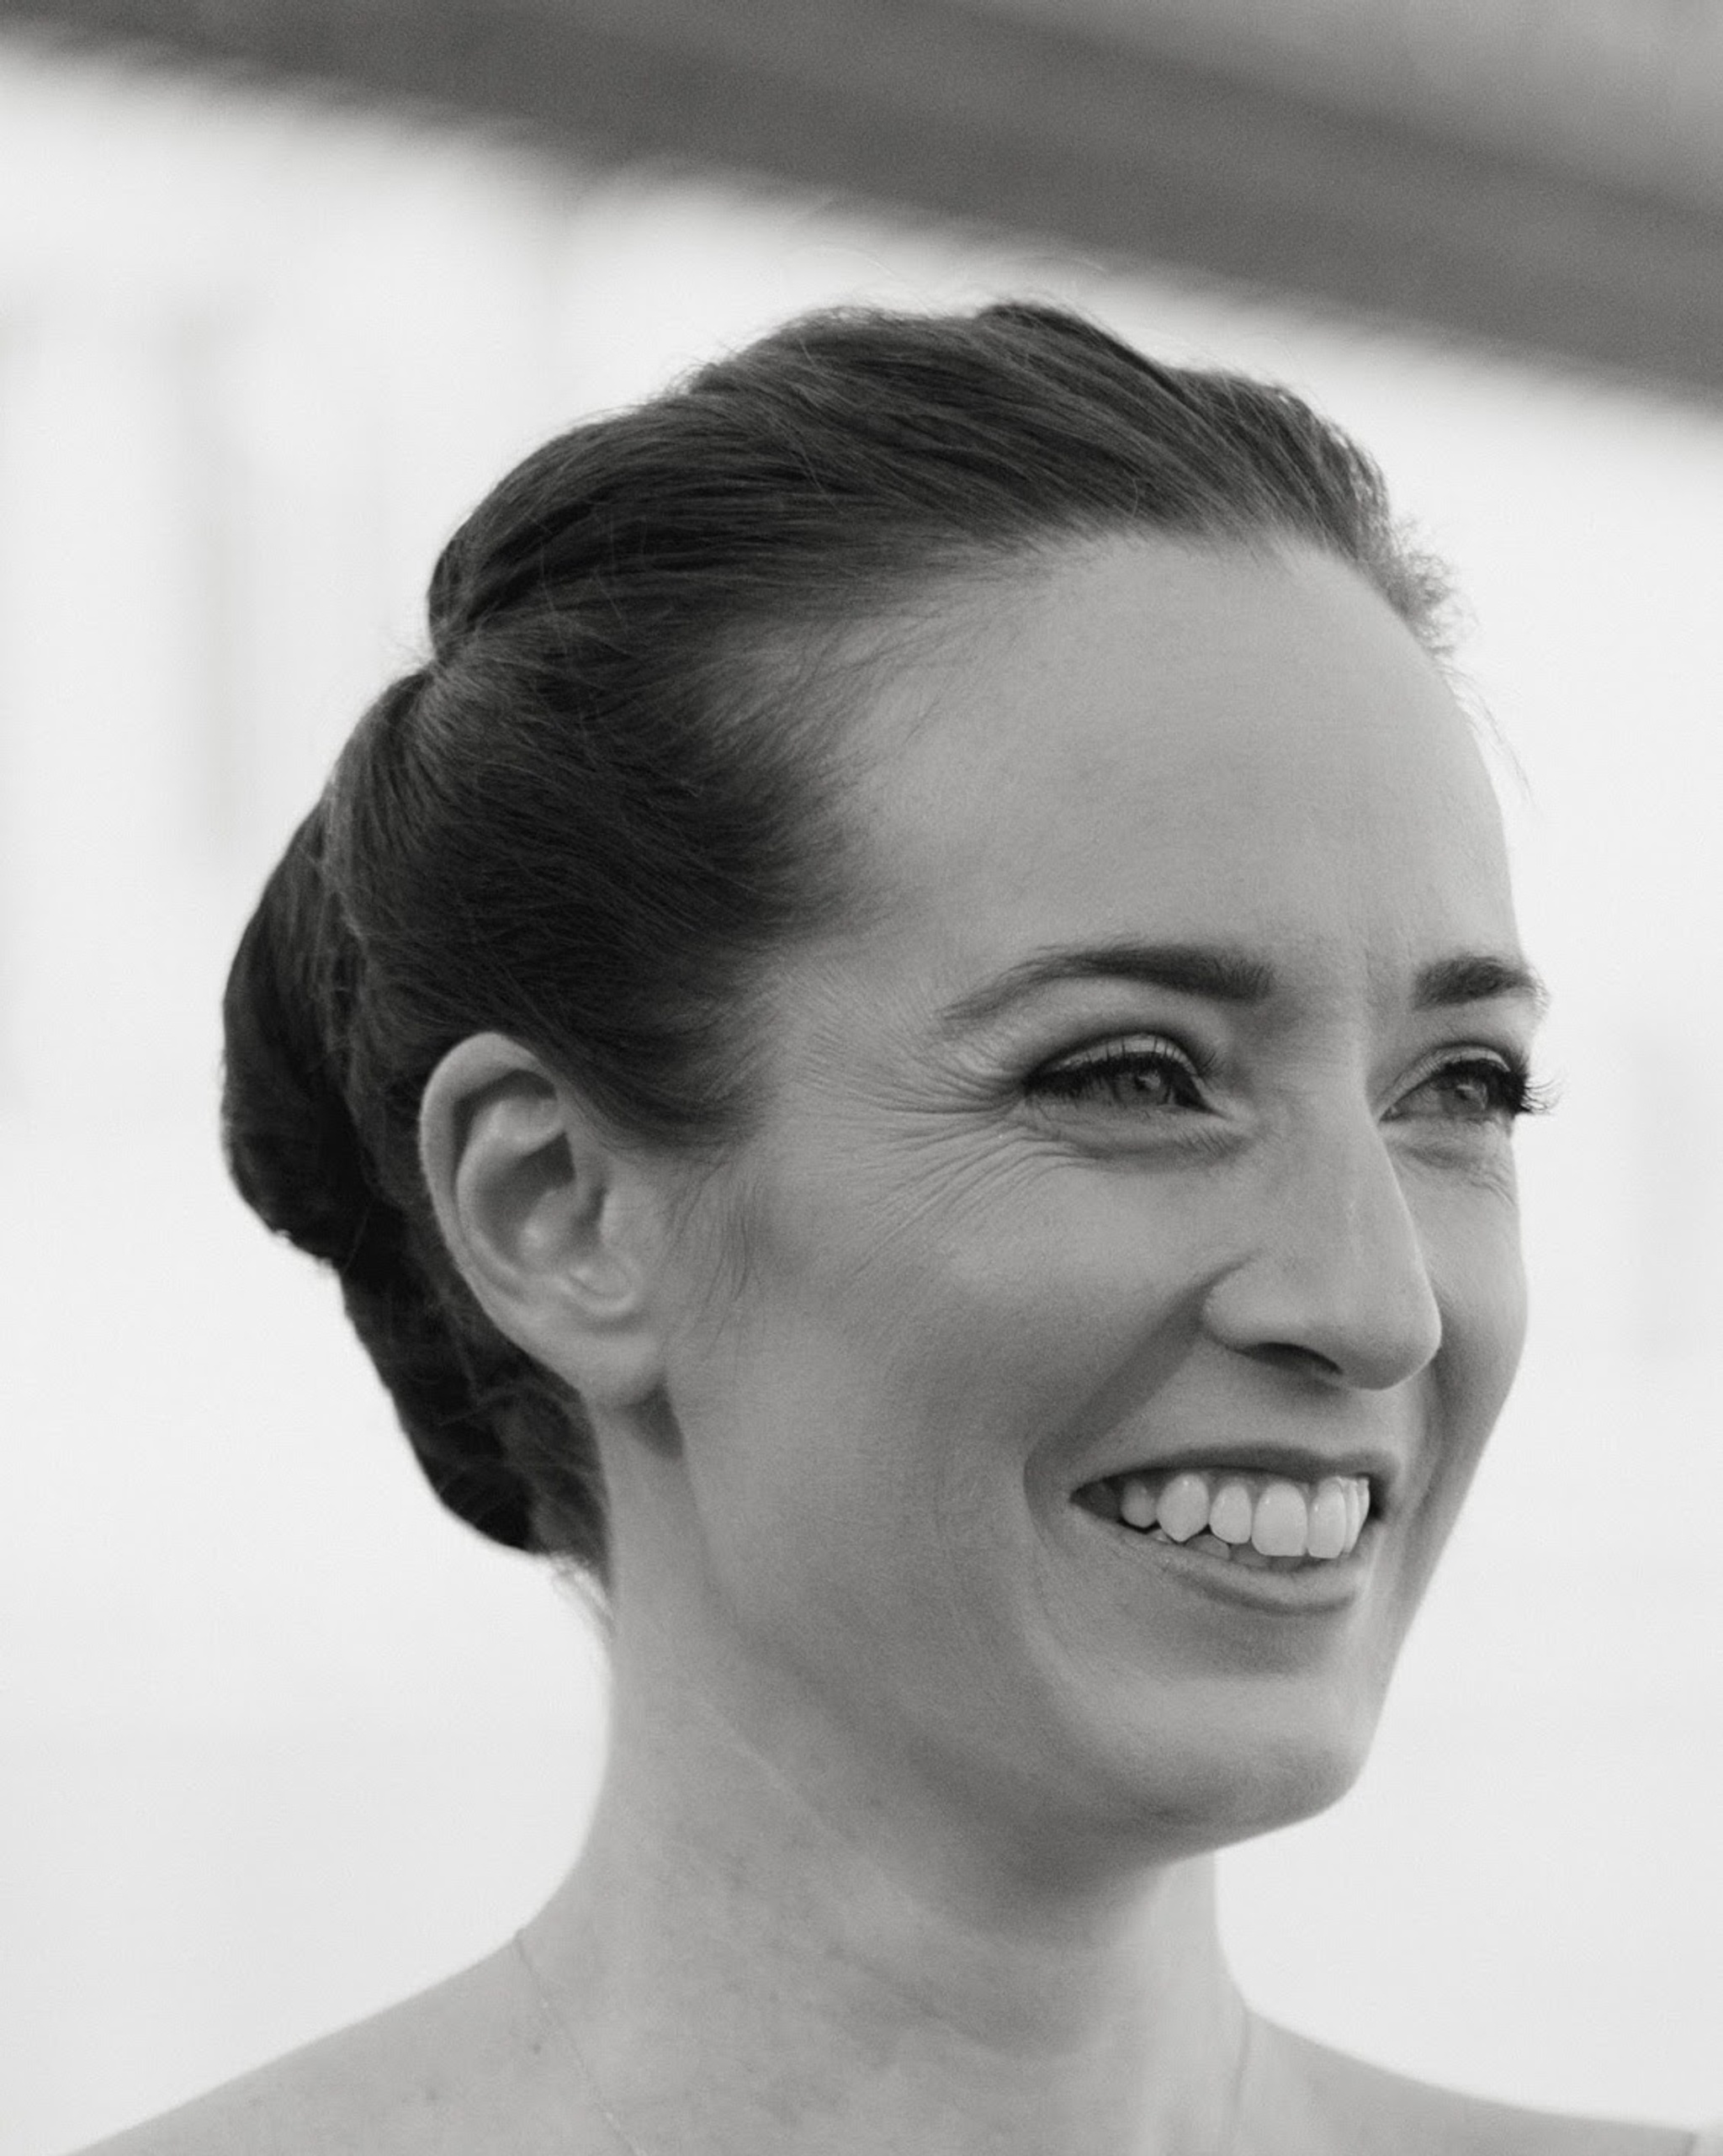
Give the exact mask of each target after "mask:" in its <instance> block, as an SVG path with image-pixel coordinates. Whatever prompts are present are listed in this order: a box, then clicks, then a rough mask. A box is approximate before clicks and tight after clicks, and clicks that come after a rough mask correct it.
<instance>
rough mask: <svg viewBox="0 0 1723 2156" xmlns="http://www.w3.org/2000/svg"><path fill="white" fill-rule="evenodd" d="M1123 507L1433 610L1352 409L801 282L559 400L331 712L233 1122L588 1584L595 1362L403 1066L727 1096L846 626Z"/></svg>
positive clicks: (781, 907) (520, 1521)
mask: <svg viewBox="0 0 1723 2156" xmlns="http://www.w3.org/2000/svg"><path fill="white" fill-rule="evenodd" d="M1134 529H1143V530H1149V531H1156V532H1161V533H1166V534H1174V535H1178V536H1183V537H1187V538H1190V539H1209V540H1212V539H1219V540H1235V541H1240V542H1246V543H1249V542H1252V541H1261V540H1263V539H1270V540H1272V539H1276V538H1280V537H1286V538H1291V539H1299V540H1302V541H1304V542H1306V543H1307V544H1312V545H1314V546H1316V547H1318V548H1321V549H1323V550H1327V551H1328V552H1329V553H1331V554H1333V555H1336V556H1339V558H1341V559H1343V560H1346V561H1349V562H1350V563H1352V564H1354V565H1355V566H1356V567H1357V568H1358V569H1359V570H1360V571H1361V572H1362V573H1363V575H1364V576H1365V577H1367V578H1368V579H1369V580H1370V581H1371V582H1372V583H1373V584H1374V585H1375V586H1376V588H1377V589H1378V590H1379V591H1380V592H1381V593H1382V595H1383V596H1384V597H1385V598H1386V600H1387V601H1388V603H1390V604H1391V605H1392V607H1393V608H1396V609H1397V612H1398V613H1400V615H1401V616H1402V619H1404V620H1405V621H1406V622H1407V623H1408V624H1409V625H1410V627H1411V628H1412V629H1413V631H1414V632H1415V633H1416V634H1417V635H1418V636H1419V637H1420V638H1422V639H1423V640H1424V641H1425V642H1426V644H1427V645H1429V647H1430V648H1431V649H1432V650H1438V651H1439V648H1440V644H1441V638H1440V633H1439V622H1440V614H1441V608H1442V603H1443V592H1442V588H1441V584H1440V580H1439V576H1438V575H1437V573H1436V572H1435V571H1434V570H1433V569H1432V567H1431V566H1430V565H1429V563H1428V562H1427V561H1426V560H1424V559H1423V557H1422V556H1421V555H1418V554H1417V553H1416V552H1415V551H1413V550H1412V549H1410V548H1409V547H1408V545H1407V544H1405V543H1404V542H1403V540H1402V539H1401V537H1400V536H1399V535H1398V534H1397V531H1396V529H1395V527H1394V525H1393V523H1392V519H1391V518H1390V515H1389V512H1388V507H1387V503H1386V497H1385V495H1384V491H1383V488H1382V485H1381V479H1380V477H1379V475H1378V474H1377V472H1376V469H1375V467H1374V466H1373V465H1371V463H1370V461H1369V459H1367V458H1366V457H1365V455H1364V454H1362V453H1361V452H1360V450H1359V449H1357V448H1355V446H1354V444H1353V443H1351V442H1349V440H1348V439H1347V438H1345V437H1344V435H1343V434H1341V433H1338V432H1337V431H1336V430H1335V429H1334V428H1333V427H1330V426H1328V424H1326V423H1325V422H1323V421H1322V420H1321V419H1319V418H1318V417H1317V416H1316V414H1315V413H1314V412H1312V411H1311V410H1310V408H1309V407H1308V406H1307V405H1305V404H1304V403H1302V401H1300V400H1299V399H1298V398H1296V396H1292V395H1291V393H1289V392H1288V391H1286V390H1281V389H1278V388H1274V387H1270V386H1268V385H1264V384H1262V383H1259V382H1255V381H1251V380H1244V379H1242V378H1240V377H1238V376H1235V375H1231V374H1218V373H1208V372H1200V371H1196V370H1192V369H1181V368H1176V367H1170V366H1164V365H1160V364H1156V363H1155V362H1153V361H1152V360H1149V359H1147V358H1143V357H1142V356H1141V355H1140V354H1139V353H1137V352H1135V351H1133V350H1132V349H1131V348H1129V347H1128V346H1127V345H1125V344H1123V343H1121V342H1120V341H1119V340H1118V339H1117V338H1116V337H1112V336H1111V335H1109V334H1108V333H1107V332H1105V331H1104V330H1102V329H1100V328H1099V327H1096V326H1095V325H1094V324H1093V323H1091V322H1089V321H1085V320H1084V319H1082V318H1080V317H1079V316H1075V315H1073V314H1070V313H1068V312H1065V311H1063V310H1060V309H1058V308H1055V307H1052V306H1046V305H1031V304H1024V303H1012V304H1007V305H994V306H989V307H986V308H983V310H981V311H979V312H978V313H977V314H973V315H968V316H951V315H946V316H916V315H903V314H888V313H881V312H867V311H835V312H830V313H825V314H820V315H815V316H811V317H809V318H808V319H805V320H803V321H798V322H794V323H793V324H791V325H790V326H789V327H787V328H784V329H782V330H779V331H778V332H776V333H775V334H773V335H771V336H770V337H766V338H763V339H762V340H761V342H759V343H755V344H754V345H751V346H750V347H749V348H747V349H746V350H745V351H743V352H741V353H737V354H736V355H734V357H731V358H724V359H722V360H719V361H718V362H717V363H716V364H713V365H711V366H708V367H706V368H705V369H702V370H701V371H700V372H699V373H697V374H694V375H693V376H692V378H691V379H690V380H688V381H687V382H686V383H685V384H683V385H681V386H680V387H678V388H676V389H675V390H671V391H670V392H668V393H666V394H665V395H663V396H658V397H655V398H654V399H652V400H651V401H649V402H648V403H646V404H644V405H642V406H639V408H638V409H636V410H634V411H630V412H623V413H622V414H620V415H619V416H617V417H611V418H606V419H602V420H597V421H595V422H591V423H590V424H588V425H586V426H581V427H575V428H573V429H572V430H571V431H570V432H569V433H566V434H563V435H560V436H559V437H558V438H556V439H555V440H554V441H552V442H550V443H547V444H546V445H545V446H544V447H543V449H539V450H538V452H537V453H536V454H533V455H532V456H530V457H528V459H526V461H525V462H524V463H523V464H522V465H519V466H518V467H517V469H516V470H514V471H512V473H510V474H509V475H508V476H507V477H506V479H504V480H503V481H502V482H501V485H500V486H497V488H496V490H495V491H494V492H492V493H491V494H490V496H489V497H487V498H486V500H485V501H484V502H482V503H481V504H480V507H478V508H477V509H476V510H475V511H474V512H473V514H472V515H471V516H470V517H469V518H468V520H467V522H466V523H464V525H463V526H462V527H461V528H460V530H459V532H458V533H457V534H455V536H454V538H453V539H452V540H451V541H450V543H449V544H448V548H447V549H446V550H445V551H444V553H443V557H442V559H441V560H440V561H439V562H438V563H437V568H436V571H435V574H434V576H432V583H431V595H430V626H431V636H432V658H431V659H430V661H428V663H427V664H426V665H425V666H423V667H421V668H420V669H419V670H417V671H416V672H412V673H410V674H407V675H406V676H405V677H403V678H402V679H400V680H399V681H397V682H395V683H394V684H393V685H392V686H391V687H390V688H388V689H386V690H385V691H384V693H383V694H382V696H380V697H379V698H378V700H377V702H376V703H375V704H374V705H373V706H372V707H371V709H369V711H368V712H367V713H366V714H365V716H364V717H363V720H361V721H360V723H359V725H358V729H357V730H356V731H355V732H354V734H353V737H352V739H351V740H350V741H349V742H348V743H347V747H346V748H345V750H344V751H342V756H341V757H340V759H339V761H338V762H337V766H336V768H335V771H334V773H333V774H332V776H331V779H330V781H329V783H328V786H327V788H326V790H325V792H324V794H323V796H322V798H321V800H320V801H319V802H318V804H317V805H316V807H315V809H314V810H312V812H311V814H310V815H309V816H308V817H307V818H306V820H305V822H304V823H303V824H302V825H301V826H300V828H299V830H298V831H296V832H295V833H294V837H293V839H292V841H291V842H290V843H289V847H288V848H287V851H286V853H285V855H284V858H283V859H282V861H281V863H280V864H279V866H278V868H276V870H275V872H274V874H273V876H272V877H271V878H270V879H269V882H268V886H267V887H266V889H265V890H264V892H263V895H262V900H261V901H260V903H259V905H258V907H257V912H256V913H255V915H254V916H253V917H252V921H251V922H250V925H249V926H248V927H247V930H246V932H245V936H244V938H243V940H242V941H241V944H240V948H239V951H238V954H237V956H236V959H235V961H234V964H233V969H232V972H231V976H230V979H229V981H228V985H227V995H226V1003H225V1017H226V1039H227V1052H226V1083H225V1097H224V1104H223V1128H224V1136H225V1145H226V1150H227V1158H228V1162H229V1166H230V1167H231V1171H232V1174H233V1176H234V1179H235V1181H236V1183H237V1184H238V1186H239V1188H240V1190H241V1192H242V1193H243V1195H244V1197H246V1199H247V1203H249V1204H251V1205H252V1207H253V1208H255V1209H256V1210H257V1213H260V1214H261V1215H262V1218H263V1219H264V1220H265V1221H266V1222H268V1224H269V1226H270V1227H272V1228H273V1229H278V1231H279V1232H281V1233H282V1234H284V1235H288V1236H290V1237H291V1238H292V1240H294V1242H295V1243H297V1244H298V1245H300V1247H301V1248H302V1249H304V1250H306V1251H310V1252H312V1253H313V1254H314V1255H315V1256H317V1257H320V1258H322V1259H324V1260H326V1261H327V1262H328V1263H329V1264H331V1266H333V1267H335V1268H336V1270H337V1272H338V1274H339V1275H340V1277H341V1282H342V1289H343V1292H344V1294H345V1298H346V1303H347V1310H348V1313H349V1314H350V1315H351V1317H352V1319H353V1323H354V1325H355V1326H356V1327H357V1328H358V1333H359V1336H360V1338H361V1339H362V1340H363V1342H364V1344H365V1346H366V1347H367V1349H368V1351H369V1352H370V1354H371V1357H372V1358H373V1360H374V1362H375V1363H376V1366H377V1368H378V1370H379V1373H381V1375H382V1377H383V1379H384V1383H386V1384H387V1385H388V1387H389V1389H390V1392H391V1393H392V1394H393V1395H394V1397H395V1403H396V1406H397V1409H398V1410H399V1413H400V1420H401V1422H402V1424H403V1426H404V1427H405V1428H406V1432H407V1435H408V1436H410V1437H411V1440H412V1442H413V1445H414V1447H415V1448H416V1452H417V1454H418V1457H419V1460H420V1463H421V1466H422V1467H423V1468H424V1470H425V1472H426V1474H427V1475H428V1477H429V1478H430V1480H431V1482H432V1485H433V1487H434V1488H435V1489H436V1490H437V1495H439V1496H440V1497H441V1498H442V1499H443V1501H444V1503H445V1504H447V1505H449V1506H450V1507H451V1508H452V1509H453V1511H455V1512H457V1513H458V1514H459V1516H461V1517H462V1518H463V1519H464V1520H466V1521H469V1522H470V1523H471V1524H472V1525H473V1526H474V1527H477V1528H479V1529H480V1530H481V1531H482V1532H484V1533H485V1534H487V1535H489V1536H491V1537H494V1538H495V1539H496V1540H497V1541H498V1542H501V1543H510V1544H513V1545H516V1546H518V1547H522V1548H538V1549H544V1550H550V1551H555V1552H560V1553H564V1554H565V1555H567V1556H568V1557H570V1558H571V1559H574V1560H575V1562H576V1563H577V1564H579V1565H580V1566H581V1567H582V1568H584V1569H585V1570H586V1572H587V1573H588V1574H589V1575H591V1577H592V1578H593V1579H594V1580H596V1582H597V1583H598V1584H599V1585H600V1586H601V1587H602V1585H605V1584H607V1533H606V1510H605V1500H604V1491H603V1487H602V1480H601V1477H600V1474H599V1469H598V1463H597V1460H596V1453H595V1449H594V1447H593V1444H592V1440H591V1431H590V1429H589V1428H588V1427H587V1426H586V1422H585V1421H584V1418H583V1416H582V1414H581V1408H580V1404H579V1402H578V1400H577V1399H575V1398H573V1397H572V1396H571V1395H570V1394H569V1393H568V1391H567V1390H566V1389H565V1387H563V1386H562V1385H561V1384H560V1383H559V1382H558V1381H557V1380H556V1379H554V1378H552V1377H551V1376H550V1375H549V1373H546V1372H545V1371H544V1370H543V1369H541V1368H540V1367H538V1365H537V1364H536V1363H534V1362H533V1361H532V1360H531V1359H529V1358H528V1357H527V1356H526V1355H525V1354H524V1353H523V1352H522V1351H521V1350H519V1349H518V1348H517V1347H515V1346H513V1345H512V1343H511V1342H510V1341H507V1340H506V1339H504V1338H503V1337H502V1336H501V1335H500V1334H499V1333H498V1332H497V1331H496V1330H495V1329H494V1328H493V1327H492V1326H491V1325H490V1323H489V1321H488V1320H486V1319H485V1316H484V1315H483V1314H482V1313H481V1312H480V1309H479V1307H478V1304H477V1303H476V1301H475V1300H474V1298H473V1297H472V1295H471V1294H470V1293H469V1291H468V1289H467V1288H466V1287H465V1286H464V1282H462V1281H461V1280H460V1278H459V1276H458V1275H457V1273H456V1272H455V1270H454V1267H453V1264H452V1263H451V1261H450V1260H449V1258H448V1255H447V1253H446V1251H444V1249H443V1244H442V1242H441V1240H440V1237H439V1236H438V1234H437V1229H436V1228H435V1225H434V1223H433V1221H432V1216H431V1211H430V1207H429V1203H428V1200H427V1193H426V1192H425V1189H424V1187H423V1183H422V1178H421V1173H420V1170H419V1166H418V1155H417V1147H416V1121H417V1114H418V1108H419V1103H420V1098H421V1093H422V1091H423V1089H424V1086H425V1084H426V1081H427V1079H428V1077H429V1076H430V1074H431V1072H432V1070H433V1069H434V1068H435V1067H436V1065H437V1062H438V1061H439V1060H440V1059H441V1058H442V1057H443V1054H445V1053H446V1052H447V1051H448V1049H450V1048H451V1047H452V1046H453V1045H454V1044H455V1043H457V1042H458V1041H459V1040H461V1039H462V1038H464V1037H466V1036H467V1035H469V1034H470V1033H475V1032H480V1031H485V1030H489V1029H491V1028H495V1029H496V1030H498V1031H501V1032H502V1033H506V1034H507V1035H509V1036H510V1037H511V1038H514V1039H516V1040H517V1041H519V1042H521V1043H522V1044H523V1045H526V1046H528V1047H530V1048H531V1049H533V1051H534V1052H535V1053H537V1054H538V1055H539V1056H541V1057H542V1058H543V1059H544V1060H545V1061H546V1063H547V1064H548V1065H550V1066H551V1067H552V1068H554V1069H555V1070H559V1072H561V1073H563V1074H564V1075H566V1076H567V1077H568V1078H570V1080H571V1081H574V1082H575V1083H576V1084H577V1085H578V1086H580V1087H581V1089H583V1091H584V1092H585V1094H586V1097H587V1098H588V1099H589V1101H590V1102H591V1103H592V1104H593V1106H594V1107H595V1108H596V1110H597V1111H598V1112H600V1113H602V1114H603V1115H605V1116H607V1118H610V1119H611V1120H612V1121H613V1123H615V1125H616V1126H617V1128H618V1130H619V1131H621V1132H623V1133H626V1134H632V1135H634V1136H637V1137H639V1138H640V1139H644V1140H647V1141H649V1142H651V1143H654V1144H662V1145H666V1146H676V1147H681V1146H693V1145H705V1144H714V1143H722V1142H723V1141H724V1139H726V1138H729V1137H733V1136H734V1134H736V1133H737V1132H738V1131H739V1130H740V1129H741V1128H743V1127H744V1126H745V1122H746V1118H747V1114H748V1111H749V1107H750V1098H751V1096H752V1092H753V1087H752V1084H751V1065H750V1049H752V1047H753V1046H754V1042H753V1039H752V1032H753V1030H754V1029H753V1028H750V1022H749V1014H748V1005H747V994H746V991H747V989H748V985H749V984H750V980H752V979H753V978H754V977H755V974H757V972H758V969H759V962H760V960H761V957H762V956H763V955H764V954H765V953H767V952H769V951H770V950H771V948H773V947H774V946H777V945H779V944H781V943H783V942H784V941H785V940H786V939H788V938H791V937H795V936H796V935H798V934H799V933H805V932H807V931H808V929H809V928H810V927H813V926H815V925H817V924H818V923H819V922H820V921H824V920H826V919H828V918H830V916H831V915H832V913H833V911H834V909H835V908H836V907H838V906H840V905H841V904H842V903H843V899H844V882H845V879H844V874H843V868H844V863H845V852H844V847H843V844H842V830H841V826H840V821H839V819H838V815H837V805H838V803H839V801H840V797H841V791H842V789H841V783H840V778H841V769H842V736H843V730H842V728H841V726H840V725H839V724H838V723H837V720H838V717H839V715H840V709H839V707H840V704H841V701H842V698H841V695H840V690H841V688H842V686H843V684H844V682H845V681H846V679H847V678H848V676H849V672H850V671H851V667H852V666H853V661H851V662H850V664H849V665H846V664H841V663H839V661H840V656H841V652H840V638H841V636H842V635H843V634H844V633H845V632H846V631H852V630H854V629H856V627H857V626H858V625H862V624H868V623H870V622H879V621H882V620H884V621H889V620H892V619H897V618H900V617H903V616H904V615H906V614H908V613H912V612H914V611H915V609H917V608H920V607H923V606H925V603H927V602H928V601H929V600H930V598H931V597H936V596H937V594H938V592H940V591H941V589H942V588H945V587H948V586H949V585H950V583H951V582H952V581H953V580H956V579H962V578H965V577H974V576H984V575H986V574H988V573H989V571H995V570H1000V569H1008V568H1010V566H1013V565H1015V564H1021V562H1022V561H1023V560H1024V559H1025V557H1026V556H1027V555H1033V554H1034V553H1036V551H1040V550H1045V549H1046V548H1047V546H1049V545H1050V544H1057V543H1058V542H1061V541H1066V540H1070V539H1083V538H1089V537H1100V536H1103V535H1106V534H1119V533H1123V532H1127V531H1130V530H1134Z"/></svg>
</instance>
